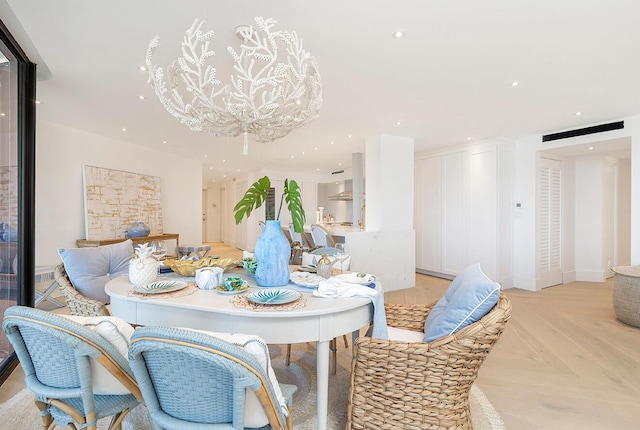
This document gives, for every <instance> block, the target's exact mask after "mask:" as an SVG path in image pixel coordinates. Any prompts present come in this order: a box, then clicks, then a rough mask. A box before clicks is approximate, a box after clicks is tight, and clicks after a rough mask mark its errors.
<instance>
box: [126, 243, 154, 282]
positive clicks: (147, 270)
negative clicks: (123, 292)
mask: <svg viewBox="0 0 640 430" xmlns="http://www.w3.org/2000/svg"><path fill="white" fill-rule="evenodd" d="M151 251H152V248H151V246H149V244H148V243H142V244H140V245H138V246H136V250H135V255H134V256H133V258H132V259H131V261H129V281H130V282H131V283H132V284H134V285H142V284H148V283H149V282H153V281H155V280H156V279H157V278H158V262H157V261H156V259H155V258H153V257H152V256H151Z"/></svg>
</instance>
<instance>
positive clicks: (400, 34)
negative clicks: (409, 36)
mask: <svg viewBox="0 0 640 430" xmlns="http://www.w3.org/2000/svg"><path fill="white" fill-rule="evenodd" d="M393 37H394V39H400V38H401V37H404V31H402V30H396V31H394V32H393Z"/></svg>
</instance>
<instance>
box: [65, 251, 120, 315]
mask: <svg viewBox="0 0 640 430" xmlns="http://www.w3.org/2000/svg"><path fill="white" fill-rule="evenodd" d="M58 254H59V255H60V258H62V262H63V263H64V269H65V270H66V271H67V275H69V280H70V281H71V283H72V284H73V286H74V287H75V288H76V289H77V290H78V291H79V292H80V293H81V294H82V295H84V296H86V297H89V298H90V299H94V300H99V301H101V302H102V303H105V304H108V303H109V296H108V295H107V293H105V292H104V286H105V285H106V284H107V282H109V281H110V280H111V279H113V278H117V277H118V276H122V275H128V274H129V260H131V258H132V257H133V243H132V242H131V240H129V239H128V240H125V241H124V242H120V243H114V244H113V245H103V246H96V247H87V248H60V249H58Z"/></svg>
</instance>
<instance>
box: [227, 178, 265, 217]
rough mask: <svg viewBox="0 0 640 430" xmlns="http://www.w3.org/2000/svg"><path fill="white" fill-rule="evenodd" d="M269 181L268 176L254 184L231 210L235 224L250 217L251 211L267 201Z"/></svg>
mask: <svg viewBox="0 0 640 430" xmlns="http://www.w3.org/2000/svg"><path fill="white" fill-rule="evenodd" d="M270 188H271V181H270V180H269V177H268V176H264V177H262V178H260V179H258V180H257V181H256V182H254V183H253V184H252V185H251V186H250V187H249V189H248V190H247V191H246V192H245V193H244V196H243V197H242V199H241V200H240V201H239V202H238V203H236V205H235V206H234V208H233V211H234V212H235V219H236V224H240V222H241V221H242V219H243V218H244V217H245V216H246V217H247V218H248V217H249V215H251V211H253V210H254V209H258V208H259V207H260V206H262V204H263V203H264V202H265V201H266V200H267V197H268V196H269V189H270Z"/></svg>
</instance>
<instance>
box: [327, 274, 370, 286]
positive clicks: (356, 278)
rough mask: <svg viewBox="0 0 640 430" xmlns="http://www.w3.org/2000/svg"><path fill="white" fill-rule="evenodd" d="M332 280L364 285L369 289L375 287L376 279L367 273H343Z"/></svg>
mask: <svg viewBox="0 0 640 430" xmlns="http://www.w3.org/2000/svg"><path fill="white" fill-rule="evenodd" d="M334 278H337V279H340V280H341V281H345V282H348V283H350V284H360V285H366V286H367V287H369V288H375V287H376V278H375V276H373V275H370V274H368V273H357V272H353V273H345V274H343V275H336V276H334Z"/></svg>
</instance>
